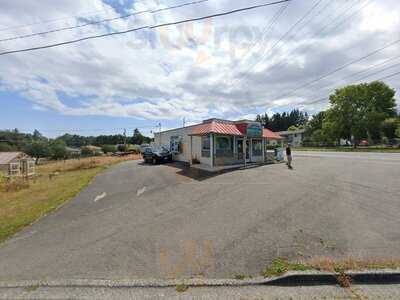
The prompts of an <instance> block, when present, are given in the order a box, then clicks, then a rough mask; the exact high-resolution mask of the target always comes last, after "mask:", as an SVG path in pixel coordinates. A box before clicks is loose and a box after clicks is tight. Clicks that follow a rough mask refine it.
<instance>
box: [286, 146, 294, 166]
mask: <svg viewBox="0 0 400 300" xmlns="http://www.w3.org/2000/svg"><path fill="white" fill-rule="evenodd" d="M286 158H287V166H288V168H289V169H293V167H292V149H291V147H290V144H288V145H287V146H286Z"/></svg>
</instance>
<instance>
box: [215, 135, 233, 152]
mask: <svg viewBox="0 0 400 300" xmlns="http://www.w3.org/2000/svg"><path fill="white" fill-rule="evenodd" d="M231 141H232V139H231V138H230V137H225V136H218V137H217V150H229V149H231V148H232V146H231V145H232V143H231Z"/></svg>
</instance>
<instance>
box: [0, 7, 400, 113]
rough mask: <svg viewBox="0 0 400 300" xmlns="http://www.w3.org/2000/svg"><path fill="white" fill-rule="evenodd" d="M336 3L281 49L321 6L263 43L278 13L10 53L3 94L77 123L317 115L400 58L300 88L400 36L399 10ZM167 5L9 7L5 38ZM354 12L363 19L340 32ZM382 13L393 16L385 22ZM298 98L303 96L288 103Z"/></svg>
mask: <svg viewBox="0 0 400 300" xmlns="http://www.w3.org/2000/svg"><path fill="white" fill-rule="evenodd" d="M256 2H257V1H256ZM259 2H260V1H259ZM328 2H329V1H322V3H321V5H320V6H319V7H318V9H317V10H315V11H314V13H313V14H311V15H310V16H311V17H312V18H310V19H306V20H305V22H304V24H306V26H304V28H302V27H300V26H298V27H297V29H299V31H298V32H297V31H294V32H293V33H292V34H289V35H287V36H286V37H285V38H284V39H283V40H280V39H281V37H282V36H283V34H284V33H285V32H286V31H287V30H288V29H289V28H290V27H291V26H292V25H293V24H294V23H295V21H296V20H298V19H299V18H300V17H301V16H303V15H304V14H305V13H306V11H307V10H308V9H310V8H311V6H312V3H310V2H308V1H306V2H293V3H291V4H290V5H289V6H288V8H287V10H286V11H285V13H284V14H283V15H282V16H281V18H280V19H279V20H278V22H277V23H276V26H275V28H274V30H273V31H268V34H267V35H266V36H264V37H262V36H261V34H262V33H263V32H264V31H265V29H267V28H268V25H269V24H270V23H269V22H270V21H271V19H272V18H273V16H274V15H275V14H276V13H277V12H278V10H279V9H280V7H270V8H264V9H260V10H257V11H252V12H247V13H243V14H237V15H232V16H227V17H223V18H218V19H213V20H211V21H207V22H198V23H194V24H188V25H187V26H186V25H180V26H174V27H167V28H164V29H162V30H156V31H149V30H144V31H142V32H137V33H129V34H126V35H117V36H112V37H107V38H103V39H96V40H91V41H86V42H82V43H79V44H74V45H69V46H65V47H59V48H52V49H46V50H41V51H34V52H27V53H19V54H15V55H9V56H0V90H5V89H6V90H8V91H13V92H16V93H19V94H20V95H22V96H23V97H24V98H25V99H26V100H27V101H30V102H31V103H32V107H33V108H35V109H42V110H49V111H52V112H56V113H58V114H65V115H78V116H85V115H102V116H110V117H113V116H114V117H127V118H128V117H130V118H136V119H145V120H177V119H182V118H183V117H187V118H190V120H193V119H195V121H197V120H201V119H202V118H207V117H213V116H215V117H228V116H233V115H236V116H240V115H242V116H243V115H244V116H245V115H247V116H252V117H254V115H255V114H256V113H264V112H265V111H268V112H273V111H275V110H280V109H283V108H292V107H301V108H303V109H304V110H309V111H316V110H318V109H323V108H324V107H325V105H326V103H325V102H322V103H318V104H315V103H314V104H310V105H307V102H308V101H310V102H312V101H313V100H315V99H319V98H321V97H324V96H328V94H329V93H330V92H331V91H332V90H333V89H334V88H335V87H338V86H341V85H344V84H346V83H349V82H350V80H346V81H343V80H342V78H344V77H346V76H348V75H350V74H351V73H352V72H355V71H359V70H362V69H364V68H366V67H368V66H370V65H372V64H374V63H376V62H379V61H382V60H383V59H385V58H389V57H392V56H395V55H396V53H398V51H399V49H400V48H399V47H398V46H393V47H391V48H388V49H387V50H385V51H382V52H381V53H377V54H376V55H374V56H372V57H370V58H368V59H367V60H363V61H360V62H358V63H357V64H355V65H353V66H351V67H348V68H346V69H344V70H341V71H340V72H338V73H336V74H333V75H332V76H329V77H328V78H326V79H324V80H321V81H320V82H318V83H316V84H313V85H310V86H307V87H305V88H300V89H297V88H298V87H299V86H301V85H303V84H305V83H307V82H310V81H311V80H314V79H315V78H318V77H319V76H321V75H323V74H325V73H327V72H330V71H331V70H333V69H335V68H337V67H338V66H340V65H343V64H345V63H347V62H348V61H351V60H353V59H356V58H358V57H361V56H363V55H365V54H367V53H368V52H370V51H373V50H374V49H377V48H379V47H381V46H383V45H385V44H386V43H388V42H390V41H393V40H395V39H396V38H398V34H397V28H398V25H399V13H398V12H397V11H395V10H393V9H392V7H393V6H394V5H395V4H396V1H394V0H389V1H385V3H382V1H380V2H375V3H374V4H373V5H372V4H371V6H369V5H368V6H366V7H364V8H363V9H362V10H360V11H357V9H360V8H361V7H362V6H361V5H355V6H353V7H352V9H348V11H345V12H344V13H343V14H342V15H340V12H342V11H343V10H345V9H346V6H343V5H339V3H338V2H339V1H338V2H335V3H333V2H332V1H331V3H330V5H327V6H324V5H323V4H328ZM167 3H168V5H174V4H176V3H182V2H178V1H168V2H167V1H155V0H154V1H140V2H139V1H115V2H113V1H101V0H85V1H83V0H82V1H68V0H60V1H57V2H54V1H50V0H45V1H28V2H26V1H23V0H16V1H12V2H4V1H3V2H2V3H1V4H0V20H1V24H0V25H1V27H3V29H4V28H5V27H7V28H12V29H8V30H2V29H1V27H0V34H1V37H3V38H5V37H10V36H14V35H20V34H28V33H31V32H37V31H42V30H48V29H51V28H54V27H63V26H66V25H74V24H79V21H78V19H74V18H67V17H68V16H75V15H80V14H83V17H84V19H86V20H99V19H101V18H105V17H115V16H119V15H120V14H121V13H122V12H132V11H138V10H139V11H141V10H146V9H154V8H156V7H166V6H167ZM343 3H344V2H343ZM343 3H341V4H343ZM246 5H248V2H247V1H244V0H240V1H218V2H213V1H210V2H209V3H205V4H200V5H197V6H190V7H185V8H181V9H176V10H171V11H164V12H162V13H158V14H154V15H152V14H147V13H146V14H142V15H138V16H135V17H133V18H128V19H121V20H118V21H114V22H109V24H108V25H107V26H104V25H97V26H88V27H82V28H80V29H77V30H68V31H63V32H59V33H57V34H48V35H44V36H39V37H33V38H29V39H21V40H15V41H9V42H0V50H7V49H17V48H24V47H30V46H37V45H43V44H47V43H53V42H59V41H63V40H69V39H74V38H77V37H82V36H88V35H93V34H102V33H107V32H112V31H115V30H126V29H127V28H134V27H135V26H143V24H156V23H162V22H170V21H175V20H181V19H185V18H191V17H197V16H202V15H206V14H209V13H215V12H217V11H227V10H231V9H233V8H238V7H243V6H246ZM324 7H325V9H323V8H324ZM348 7H349V6H348ZM94 11H96V13H93V12H94ZM90 12H92V13H90ZM352 13H356V14H355V15H352V17H351V18H350V19H349V20H348V21H347V22H345V23H341V20H343V19H345V18H346V16H350V15H351V14H352ZM382 16H385V17H384V18H383V19H384V20H382ZM55 19H56V20H57V19H58V21H54V22H46V23H40V22H41V20H55ZM81 19H82V18H81ZM307 20H309V21H307ZM38 22H39V23H40V24H37V25H34V26H33V25H32V26H29V27H20V26H19V25H20V24H32V23H38ZM302 24H303V23H302ZM300 29H301V30H300ZM278 42H279V43H278ZM277 43H278V44H277ZM276 44H277V45H276ZM274 45H276V46H274ZM269 49H271V50H269ZM390 72H395V70H391V71H389V73H390ZM385 74H388V73H385V72H383V73H379V74H377V75H376V76H372V77H371V79H375V78H379V76H384V75H385ZM388 84H390V85H391V86H392V87H394V88H396V90H397V89H398V88H399V84H398V80H395V78H394V79H393V80H388ZM294 89H297V90H296V91H295V92H294V93H292V94H290V91H292V90H294ZM10 101H12V100H10ZM255 110H257V112H255Z"/></svg>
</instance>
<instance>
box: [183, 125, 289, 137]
mask: <svg viewBox="0 0 400 300" xmlns="http://www.w3.org/2000/svg"><path fill="white" fill-rule="evenodd" d="M210 133H216V134H224V135H236V136H245V135H246V124H230V123H224V122H216V121H211V122H209V123H203V124H199V125H196V126H193V127H192V132H191V134H190V135H206V134H210ZM263 138H267V139H270V140H281V139H282V137H281V136H280V135H278V134H277V133H275V132H273V131H271V130H269V129H263Z"/></svg>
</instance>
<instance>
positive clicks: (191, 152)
mask: <svg viewBox="0 0 400 300" xmlns="http://www.w3.org/2000/svg"><path fill="white" fill-rule="evenodd" d="M189 164H190V166H191V165H192V164H193V135H191V136H190V162H189Z"/></svg>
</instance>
